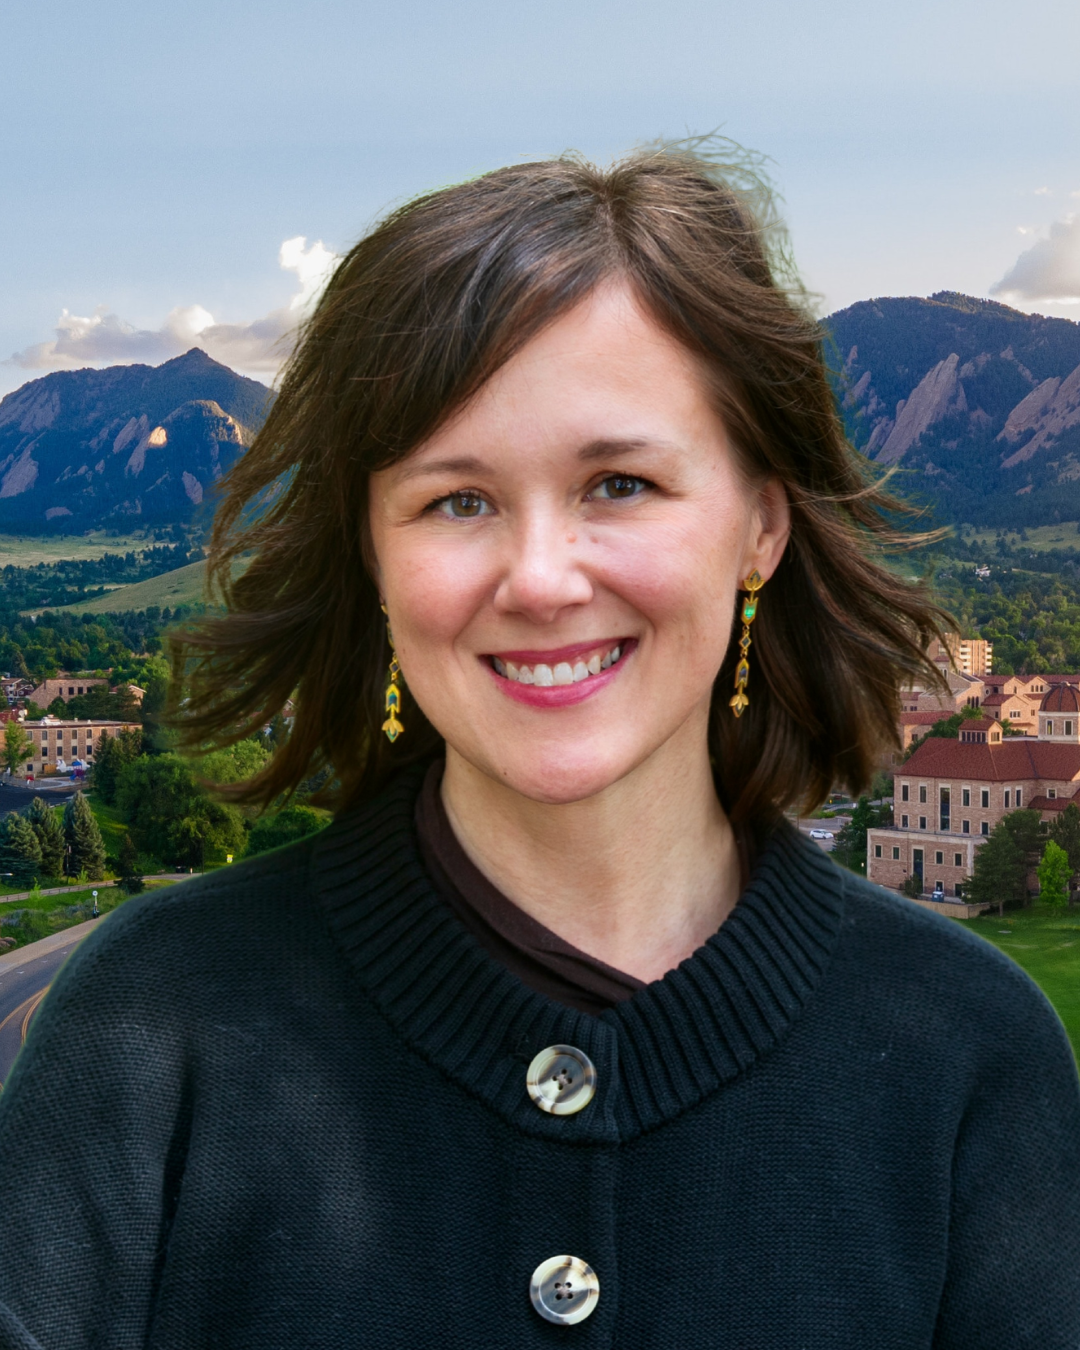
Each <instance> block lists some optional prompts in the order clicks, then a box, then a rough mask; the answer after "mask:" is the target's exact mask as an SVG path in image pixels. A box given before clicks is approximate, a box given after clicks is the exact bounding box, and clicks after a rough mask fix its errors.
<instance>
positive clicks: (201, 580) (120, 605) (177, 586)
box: [52, 560, 206, 614]
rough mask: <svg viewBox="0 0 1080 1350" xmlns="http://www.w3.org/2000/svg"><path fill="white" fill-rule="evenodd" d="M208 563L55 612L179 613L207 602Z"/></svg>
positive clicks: (198, 564) (60, 608)
mask: <svg viewBox="0 0 1080 1350" xmlns="http://www.w3.org/2000/svg"><path fill="white" fill-rule="evenodd" d="M205 587H206V562H205V560H204V561H200V562H194V563H188V565H187V566H186V567H178V568H176V570H175V571H172V572H162V573H161V575H160V576H157V577H150V578H149V580H147V581H137V582H135V583H134V585H131V586H118V587H117V588H116V589H115V590H112V591H109V592H108V594H106V595H99V596H96V597H95V598H94V599H93V600H83V601H80V603H79V604H77V605H59V606H57V608H56V609H55V610H54V611H52V612H53V613H60V614H124V613H128V612H131V613H138V612H139V611H140V610H145V609H149V608H150V607H151V606H153V605H156V606H157V607H158V608H159V609H175V608H176V607H177V605H197V604H201V603H202V602H203V601H204V600H205V599H206V595H205Z"/></svg>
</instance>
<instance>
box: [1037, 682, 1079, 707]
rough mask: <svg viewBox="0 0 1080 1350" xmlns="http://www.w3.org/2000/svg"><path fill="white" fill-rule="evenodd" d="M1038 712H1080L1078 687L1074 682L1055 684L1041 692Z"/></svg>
mask: <svg viewBox="0 0 1080 1350" xmlns="http://www.w3.org/2000/svg"><path fill="white" fill-rule="evenodd" d="M1039 711H1040V712H1054V713H1075V712H1080V689H1077V687H1076V685H1074V684H1055V685H1054V686H1053V687H1052V688H1051V689H1048V690H1047V691H1046V693H1045V694H1043V701H1042V703H1040V704H1039Z"/></svg>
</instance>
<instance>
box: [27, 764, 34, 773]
mask: <svg viewBox="0 0 1080 1350" xmlns="http://www.w3.org/2000/svg"><path fill="white" fill-rule="evenodd" d="M26 772H27V773H33V772H34V766H33V765H32V764H28V765H27V766H26Z"/></svg>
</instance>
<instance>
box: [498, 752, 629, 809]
mask: <svg viewBox="0 0 1080 1350" xmlns="http://www.w3.org/2000/svg"><path fill="white" fill-rule="evenodd" d="M633 767H634V764H633V761H632V760H631V759H630V758H628V757H627V756H626V755H625V752H624V753H621V754H617V755H615V754H606V755H605V754H597V753H592V754H590V753H588V752H587V751H586V750H585V749H584V747H577V746H576V747H574V748H573V749H571V750H567V749H566V748H565V747H563V746H559V747H551V748H549V749H546V750H544V751H542V752H541V753H539V754H537V753H535V752H534V753H531V754H526V755H524V756H522V757H521V758H518V757H517V756H514V757H513V758H512V759H509V760H504V761H503V762H502V763H501V764H500V765H499V766H498V769H497V771H496V772H495V774H494V775H493V776H494V777H495V778H496V780H497V781H498V782H500V783H502V784H504V786H506V787H508V788H510V789H512V790H513V791H514V792H519V793H520V794H521V795H522V796H523V797H528V798H529V800H530V801H534V802H541V803H543V804H544V805H546V806H569V805H570V804H571V803H573V802H580V801H585V800H587V799H588V798H589V797H596V796H598V795H599V794H600V793H601V792H604V791H605V790H606V789H607V788H609V787H611V786H612V785H613V784H614V783H617V782H618V781H619V780H620V779H621V778H623V777H625V775H626V774H627V773H629V772H630V771H631V770H632V769H633Z"/></svg>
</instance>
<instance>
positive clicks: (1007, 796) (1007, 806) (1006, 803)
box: [1005, 788, 1011, 811]
mask: <svg viewBox="0 0 1080 1350" xmlns="http://www.w3.org/2000/svg"><path fill="white" fill-rule="evenodd" d="M1010 796H1011V794H1010V792H1009V789H1008V788H1006V789H1005V810H1006V811H1007V810H1008V809H1009V800H1010Z"/></svg>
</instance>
